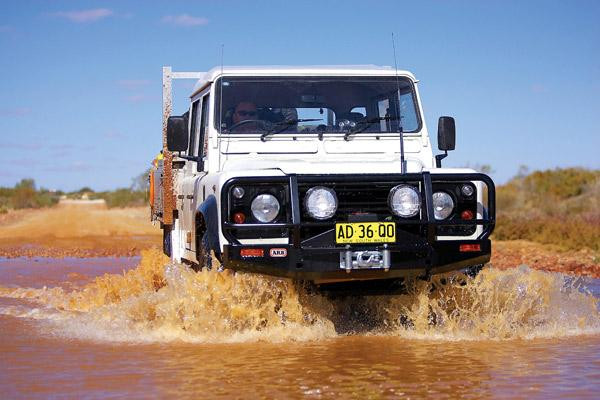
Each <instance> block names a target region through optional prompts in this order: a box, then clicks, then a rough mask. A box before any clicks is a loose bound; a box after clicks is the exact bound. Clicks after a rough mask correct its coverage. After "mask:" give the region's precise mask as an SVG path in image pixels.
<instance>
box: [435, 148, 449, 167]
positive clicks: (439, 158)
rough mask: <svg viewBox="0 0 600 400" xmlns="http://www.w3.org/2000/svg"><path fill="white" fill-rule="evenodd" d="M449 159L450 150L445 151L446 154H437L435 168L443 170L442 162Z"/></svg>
mask: <svg viewBox="0 0 600 400" xmlns="http://www.w3.org/2000/svg"><path fill="white" fill-rule="evenodd" d="M446 157H448V150H444V154H437V155H436V156H435V166H436V168H442V160H443V159H444V158H446Z"/></svg>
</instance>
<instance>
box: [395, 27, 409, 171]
mask: <svg viewBox="0 0 600 400" xmlns="http://www.w3.org/2000/svg"><path fill="white" fill-rule="evenodd" d="M392 48H393V49H394V66H395V67H396V87H397V88H398V102H397V105H398V128H399V129H400V173H402V174H405V173H406V161H404V133H403V129H402V117H401V115H400V80H399V78H398V60H397V59H396V40H395V39H394V32H392Z"/></svg>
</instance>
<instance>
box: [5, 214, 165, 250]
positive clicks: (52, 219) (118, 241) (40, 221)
mask: <svg viewBox="0 0 600 400" xmlns="http://www.w3.org/2000/svg"><path fill="white" fill-rule="evenodd" d="M161 238H162V232H161V230H160V229H159V228H158V226H152V224H151V223H150V219H149V211H148V208H146V207H139V208H120V209H107V208H106V206H104V205H71V204H70V205H59V206H56V207H53V208H48V209H41V210H19V211H15V212H11V213H8V214H5V215H2V216H0V256H2V257H19V256H27V257H98V256H131V255H137V254H139V251H140V250H141V249H145V248H149V247H152V246H161V241H162V239H161Z"/></svg>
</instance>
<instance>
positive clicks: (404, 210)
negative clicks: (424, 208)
mask: <svg viewBox="0 0 600 400" xmlns="http://www.w3.org/2000/svg"><path fill="white" fill-rule="evenodd" d="M388 205H389V206H390V209H391V210H392V212H393V213H394V214H396V215H398V216H400V217H404V218H408V217H414V216H415V215H417V214H418V213H419V210H420V209H421V196H420V195H419V192H417V189H415V188H414V187H412V186H408V185H398V186H395V187H393V188H392V190H390V194H389V195H388Z"/></svg>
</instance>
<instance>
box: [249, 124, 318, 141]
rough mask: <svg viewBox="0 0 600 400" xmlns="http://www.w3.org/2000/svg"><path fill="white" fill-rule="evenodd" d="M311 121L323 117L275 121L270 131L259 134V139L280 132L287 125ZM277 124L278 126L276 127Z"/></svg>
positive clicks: (263, 139)
mask: <svg viewBox="0 0 600 400" xmlns="http://www.w3.org/2000/svg"><path fill="white" fill-rule="evenodd" d="M313 121H323V118H300V119H290V120H288V121H281V122H277V123H276V124H274V125H273V130H270V131H268V132H265V133H263V134H262V135H260V140H262V141H263V142H264V141H265V139H266V138H267V136H270V135H275V134H277V133H281V132H283V131H285V130H286V129H287V128H288V127H289V126H291V125H295V124H297V123H298V122H313ZM280 125H283V126H280ZM278 126H280V127H279V128H277V127H278Z"/></svg>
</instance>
